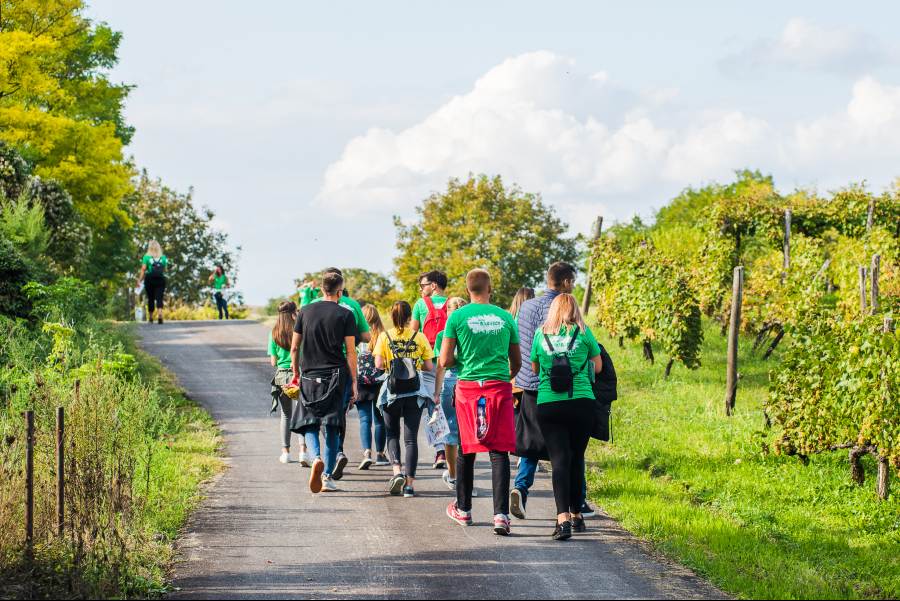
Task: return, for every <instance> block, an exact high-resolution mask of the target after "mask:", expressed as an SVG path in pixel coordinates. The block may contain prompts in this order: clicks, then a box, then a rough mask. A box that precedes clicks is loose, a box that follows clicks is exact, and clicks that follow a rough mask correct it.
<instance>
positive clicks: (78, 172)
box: [0, 0, 132, 228]
mask: <svg viewBox="0 0 900 601" xmlns="http://www.w3.org/2000/svg"><path fill="white" fill-rule="evenodd" d="M83 11H84V3H83V2H82V1H81V0H15V1H7V2H4V3H3V9H2V11H0V12H2V15H0V139H2V140H5V141H6V142H8V143H10V144H12V145H13V146H15V147H16V148H18V149H20V150H21V151H22V153H23V155H24V156H25V158H26V159H27V160H29V161H30V162H31V163H32V164H33V165H34V173H35V174H36V175H40V176H42V177H46V178H50V179H57V180H59V181H60V182H61V183H62V185H63V186H64V187H65V189H66V190H67V191H68V192H69V193H70V194H71V195H72V198H73V200H74V204H75V207H76V209H77V210H78V211H79V212H80V213H81V214H82V215H83V216H84V218H85V219H86V220H87V222H88V223H89V224H90V225H91V226H92V227H96V228H102V227H105V226H107V225H109V223H110V222H111V221H113V220H115V219H120V220H124V221H126V222H127V215H126V214H125V213H124V212H123V211H122V210H121V207H120V200H121V199H122V197H123V196H124V195H125V194H126V193H127V192H128V189H129V180H130V177H131V168H130V166H129V165H128V164H127V163H126V162H125V161H124V159H123V157H122V144H123V142H127V141H128V139H129V138H130V136H131V133H132V131H131V129H130V128H128V127H127V126H126V125H125V123H124V118H123V117H122V108H123V103H124V100H125V97H126V95H127V93H128V90H129V89H130V88H129V87H128V86H124V85H116V84H112V83H111V82H110V81H109V79H108V77H107V75H106V74H105V71H107V70H108V69H109V68H111V67H112V66H113V65H115V63H116V50H117V47H118V44H119V40H120V36H119V34H118V33H115V32H112V31H111V30H110V29H109V27H107V26H106V25H103V24H101V25H95V24H93V23H91V22H90V21H89V20H88V19H87V18H85V17H84V16H83V14H82V13H83Z"/></svg>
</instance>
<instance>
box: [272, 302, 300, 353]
mask: <svg viewBox="0 0 900 601" xmlns="http://www.w3.org/2000/svg"><path fill="white" fill-rule="evenodd" d="M296 320H297V304H296V303H294V302H293V301H284V302H283V303H281V304H280V305H278V317H277V319H276V320H275V327H273V328H272V340H274V341H275V344H277V345H278V346H280V347H281V348H283V349H285V350H290V348H291V339H292V338H293V337H294V322H295V321H296Z"/></svg>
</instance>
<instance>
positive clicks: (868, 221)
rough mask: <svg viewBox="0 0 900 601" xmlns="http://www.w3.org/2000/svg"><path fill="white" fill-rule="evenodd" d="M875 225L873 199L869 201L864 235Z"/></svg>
mask: <svg viewBox="0 0 900 601" xmlns="http://www.w3.org/2000/svg"><path fill="white" fill-rule="evenodd" d="M874 225H875V199H874V198H873V199H872V200H870V201H869V211H868V214H867V215H866V233H869V232H871V231H872V226H874Z"/></svg>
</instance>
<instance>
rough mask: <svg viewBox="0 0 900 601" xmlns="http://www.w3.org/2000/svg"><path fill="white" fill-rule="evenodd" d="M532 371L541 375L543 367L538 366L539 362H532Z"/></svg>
mask: <svg viewBox="0 0 900 601" xmlns="http://www.w3.org/2000/svg"><path fill="white" fill-rule="evenodd" d="M531 371H533V372H534V373H535V374H539V373H541V366H540V365H538V362H537V361H532V362H531Z"/></svg>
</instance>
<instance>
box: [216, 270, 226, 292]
mask: <svg viewBox="0 0 900 601" xmlns="http://www.w3.org/2000/svg"><path fill="white" fill-rule="evenodd" d="M227 281H228V276H227V275H225V274H224V273H223V274H222V275H217V276H215V278H213V287H215V289H216V290H221V289H222V288H224V287H225V283H226V282H227Z"/></svg>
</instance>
